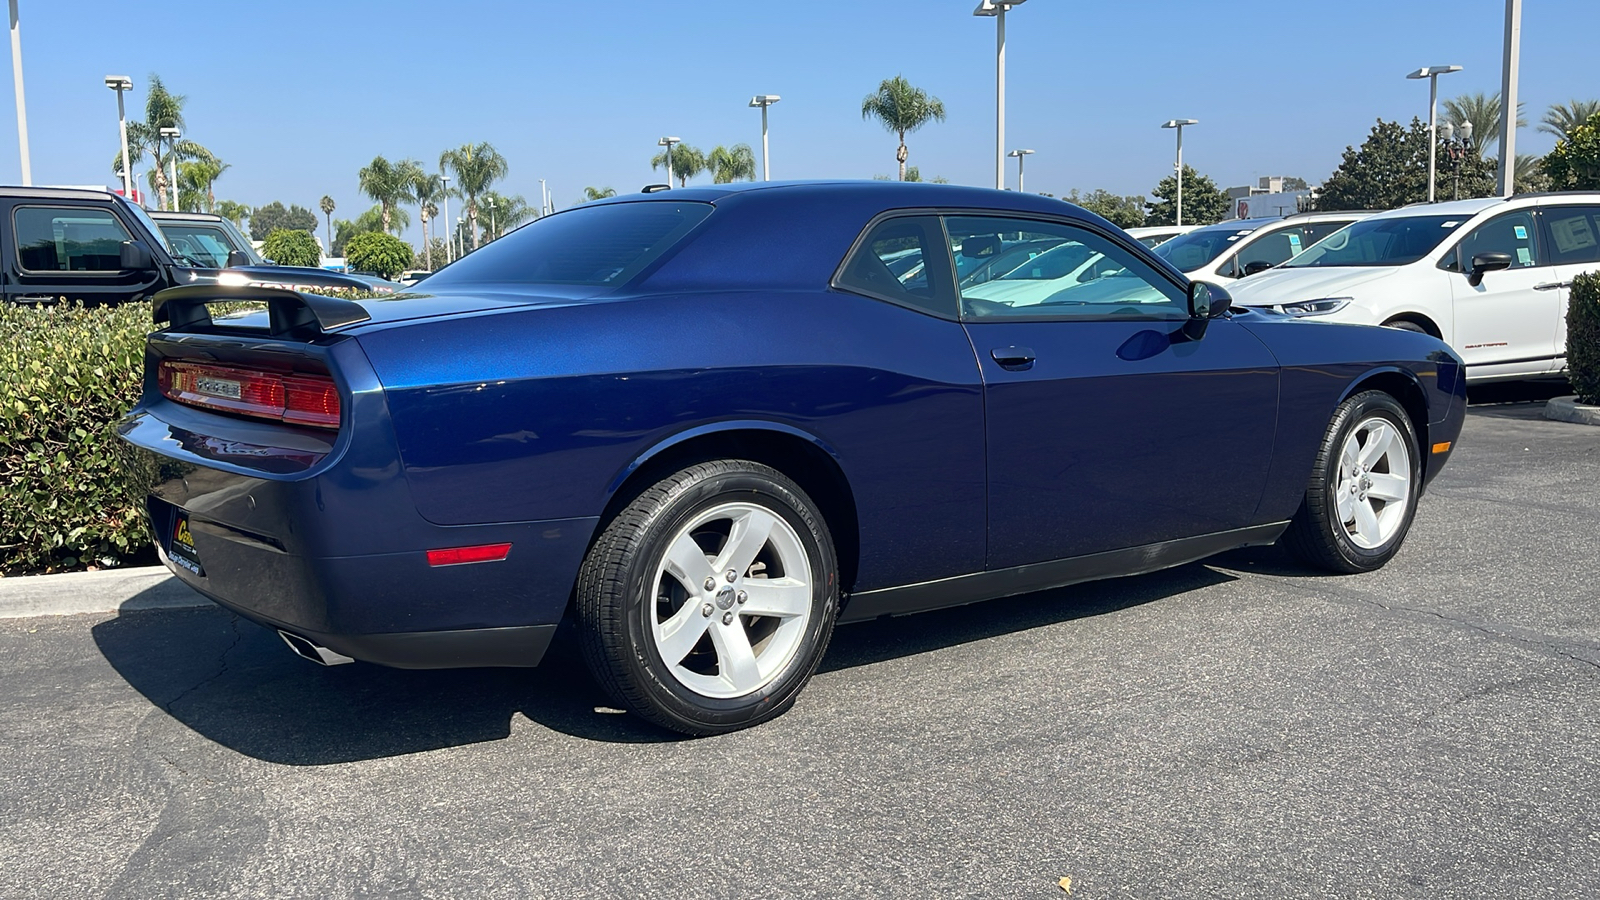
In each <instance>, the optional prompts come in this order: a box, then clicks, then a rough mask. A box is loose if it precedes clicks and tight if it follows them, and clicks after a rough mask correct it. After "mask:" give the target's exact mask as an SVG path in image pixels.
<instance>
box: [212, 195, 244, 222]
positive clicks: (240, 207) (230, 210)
mask: <svg viewBox="0 0 1600 900" xmlns="http://www.w3.org/2000/svg"><path fill="white" fill-rule="evenodd" d="M213 212H215V213H216V214H217V215H219V216H221V217H223V218H224V219H228V220H229V221H231V222H233V224H235V225H238V226H240V227H243V226H244V220H245V219H248V218H249V217H250V207H248V206H245V205H244V204H243V203H235V202H234V201H232V200H218V201H217V208H216V209H215V210H213Z"/></svg>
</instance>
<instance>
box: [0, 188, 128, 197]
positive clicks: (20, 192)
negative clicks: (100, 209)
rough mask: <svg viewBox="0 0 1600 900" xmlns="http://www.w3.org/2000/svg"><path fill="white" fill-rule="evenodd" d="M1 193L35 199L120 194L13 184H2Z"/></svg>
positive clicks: (89, 189) (113, 195) (115, 195)
mask: <svg viewBox="0 0 1600 900" xmlns="http://www.w3.org/2000/svg"><path fill="white" fill-rule="evenodd" d="M0 195H3V196H7V197H26V198H29V199H34V200H104V199H106V198H107V197H117V196H118V195H117V194H113V193H112V192H110V191H106V190H95V189H93V188H73V187H24V186H22V185H11V184H8V185H3V186H0ZM119 199H120V198H119Z"/></svg>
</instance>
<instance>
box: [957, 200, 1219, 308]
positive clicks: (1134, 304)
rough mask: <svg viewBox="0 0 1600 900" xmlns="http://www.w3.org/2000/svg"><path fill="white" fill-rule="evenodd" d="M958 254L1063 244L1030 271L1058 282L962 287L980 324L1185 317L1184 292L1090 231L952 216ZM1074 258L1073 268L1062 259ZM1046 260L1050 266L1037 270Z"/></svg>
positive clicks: (965, 303) (1006, 281) (1002, 281)
mask: <svg viewBox="0 0 1600 900" xmlns="http://www.w3.org/2000/svg"><path fill="white" fill-rule="evenodd" d="M945 231H946V232H948V233H949V235H950V242H951V245H952V248H953V249H954V250H955V252H957V253H967V252H970V250H971V248H981V247H984V246H985V245H989V246H993V245H994V244H997V243H1001V242H1003V241H1005V240H1020V241H1043V240H1053V241H1057V242H1058V243H1057V244H1056V246H1055V247H1053V248H1051V249H1050V250H1048V251H1046V252H1045V253H1042V254H1040V255H1039V256H1037V257H1035V258H1034V259H1033V260H1032V261H1030V262H1029V263H1027V264H1025V265H1024V266H1023V268H1027V269H1029V272H1030V274H1032V271H1033V269H1034V268H1038V269H1039V270H1040V271H1044V270H1046V269H1048V272H1049V273H1051V275H1052V276H1053V277H1017V278H1012V277H1010V276H1006V277H1002V278H996V279H994V280H992V281H989V282H987V283H984V284H970V285H963V286H962V287H961V309H962V315H963V316H965V317H968V318H973V319H988V318H1005V317H1027V318H1046V319H1104V318H1117V319H1129V318H1133V319H1138V318H1154V319H1186V318H1188V315H1189V313H1188V301H1187V299H1186V297H1185V295H1184V292H1183V290H1182V289H1181V288H1179V287H1178V286H1177V285H1175V284H1173V283H1172V282H1171V281H1170V280H1168V279H1167V278H1166V276H1164V275H1162V274H1161V273H1160V272H1158V271H1157V270H1156V269H1155V268H1154V267H1153V266H1151V265H1150V264H1149V263H1147V262H1145V261H1144V260H1143V259H1140V258H1139V256H1138V255H1137V254H1135V253H1134V252H1133V251H1132V250H1129V249H1127V248H1125V247H1123V246H1121V245H1120V244H1117V243H1115V242H1113V241H1112V240H1111V239H1110V238H1107V237H1104V236H1102V235H1100V234H1097V233H1095V232H1093V231H1090V230H1088V229H1085V228H1079V227H1077V226H1074V225H1067V224H1063V223H1057V222H1040V221H1031V220H1021V219H1011V218H1001V217H987V216H950V217H948V218H946V219H945ZM1049 257H1054V258H1055V260H1057V261H1059V260H1065V259H1071V260H1075V261H1076V264H1075V265H1072V266H1066V265H1064V264H1059V263H1058V262H1055V261H1047V258H1049ZM1040 263H1044V265H1037V266H1036V264H1040Z"/></svg>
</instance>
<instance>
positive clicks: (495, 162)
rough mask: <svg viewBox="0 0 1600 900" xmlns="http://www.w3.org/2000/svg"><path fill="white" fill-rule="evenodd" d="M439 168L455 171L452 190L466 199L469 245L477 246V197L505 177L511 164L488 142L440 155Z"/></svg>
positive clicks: (464, 146)
mask: <svg viewBox="0 0 1600 900" xmlns="http://www.w3.org/2000/svg"><path fill="white" fill-rule="evenodd" d="M439 168H440V169H449V170H450V171H452V172H454V173H455V179H456V187H455V190H456V191H457V192H458V194H459V195H460V196H464V197H466V198H467V221H468V222H469V223H470V224H471V225H472V246H473V247H477V246H478V196H479V195H480V194H482V193H483V192H484V191H487V190H489V189H490V188H491V187H493V186H494V183H495V182H497V181H499V180H501V179H502V178H505V177H506V175H507V174H509V173H510V171H511V166H510V165H509V164H508V163H507V162H506V158H505V157H504V156H501V155H500V151H498V150H496V149H494V147H493V145H491V144H488V143H479V144H462V145H461V146H460V147H457V148H456V149H454V150H446V151H445V152H443V153H441V154H439Z"/></svg>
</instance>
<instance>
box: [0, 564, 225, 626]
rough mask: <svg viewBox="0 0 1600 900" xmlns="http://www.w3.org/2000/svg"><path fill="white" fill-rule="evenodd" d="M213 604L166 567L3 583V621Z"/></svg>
mask: <svg viewBox="0 0 1600 900" xmlns="http://www.w3.org/2000/svg"><path fill="white" fill-rule="evenodd" d="M210 605H211V601H210V600H208V599H206V598H205V597H204V596H202V595H201V594H199V593H198V592H196V591H195V590H194V588H191V587H189V586H188V585H186V584H184V583H183V582H181V581H179V580H178V579H177V578H176V577H174V576H173V574H172V573H171V572H168V571H167V569H166V567H165V566H139V567H137V568H130V569H106V570H104V571H100V572H66V573H63V574H60V575H21V576H17V577H14V578H0V619H25V618H29V617H31V616H75V615H81V614H83V613H114V612H128V611H130V610H140V609H193V608H195V607H204V606H210Z"/></svg>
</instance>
